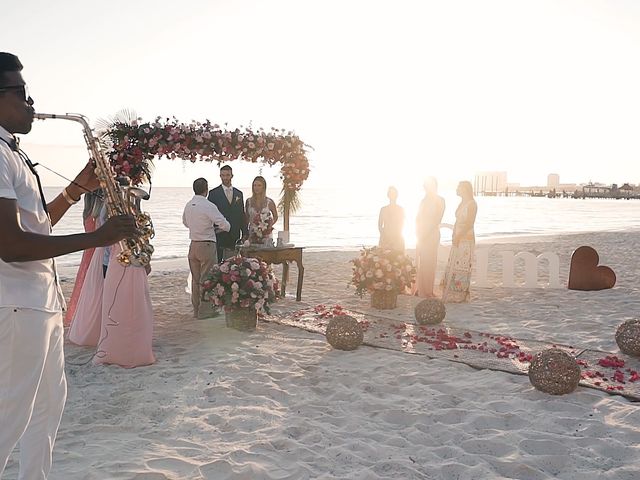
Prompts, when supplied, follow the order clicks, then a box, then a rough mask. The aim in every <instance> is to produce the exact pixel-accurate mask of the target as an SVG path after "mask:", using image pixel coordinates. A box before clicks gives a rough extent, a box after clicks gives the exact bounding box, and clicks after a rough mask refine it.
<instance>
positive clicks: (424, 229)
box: [416, 177, 444, 297]
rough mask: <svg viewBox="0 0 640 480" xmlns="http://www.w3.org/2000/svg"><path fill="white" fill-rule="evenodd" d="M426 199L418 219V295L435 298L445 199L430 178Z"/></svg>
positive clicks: (426, 187)
mask: <svg viewBox="0 0 640 480" xmlns="http://www.w3.org/2000/svg"><path fill="white" fill-rule="evenodd" d="M424 192H425V195H424V198H423V199H422V201H421V202H420V207H419V209H418V216H417V217H416V234H417V237H418V238H417V240H418V242H417V245H416V259H417V263H418V265H417V275H416V295H418V296H419V297H433V296H434V292H433V286H434V282H435V277H436V267H437V266H438V247H439V246H440V222H442V216H443V215H444V199H443V198H442V197H441V196H439V195H438V183H437V181H436V179H435V178H433V177H429V178H427V179H426V180H425V182H424Z"/></svg>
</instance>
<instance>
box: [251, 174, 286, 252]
mask: <svg viewBox="0 0 640 480" xmlns="http://www.w3.org/2000/svg"><path fill="white" fill-rule="evenodd" d="M245 211H246V212H247V219H246V222H247V225H248V226H249V241H250V242H251V243H261V244H264V245H266V244H268V243H269V241H270V240H271V241H272V240H273V238H272V233H273V226H274V225H275V223H276V222H277V221H278V209H277V208H276V204H275V202H274V201H273V200H271V199H270V198H269V197H267V181H266V180H265V179H264V177H261V176H257V177H256V178H254V179H253V183H252V184H251V196H250V197H249V198H247V204H246V206H245Z"/></svg>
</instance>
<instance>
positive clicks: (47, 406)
mask: <svg viewBox="0 0 640 480" xmlns="http://www.w3.org/2000/svg"><path fill="white" fill-rule="evenodd" d="M21 71H22V64H21V63H20V61H19V60H18V58H17V57H16V56H15V55H12V54H10V53H4V52H0V225H2V230H3V231H2V235H1V236H0V426H1V427H0V477H1V476H2V472H3V470H4V468H5V466H6V463H7V459H8V457H9V455H10V454H11V452H12V450H13V448H14V447H15V445H16V444H17V443H18V442H20V451H21V454H20V478H25V479H32V478H38V479H41V478H46V477H47V475H48V473H49V470H50V469H51V458H52V449H53V444H54V440H55V436H56V433H57V430H58V426H59V424H60V419H61V417H62V411H63V408H64V403H65V399H66V379H65V374H64V352H63V333H64V330H63V326H62V308H63V304H64V299H63V297H62V294H61V291H60V287H59V283H58V278H57V273H56V269H55V262H54V260H53V259H54V257H57V256H60V255H65V254H67V253H71V252H76V251H79V250H84V249H88V248H92V247H103V246H107V245H112V244H114V243H116V242H118V241H120V240H122V239H124V238H135V237H137V236H138V232H137V228H136V223H135V220H134V218H133V217H132V216H126V215H122V216H115V217H113V218H110V219H109V220H108V221H107V222H106V223H105V224H104V226H102V227H101V228H100V229H98V230H96V231H94V232H91V233H79V234H76V235H64V236H54V235H51V234H50V229H51V227H52V226H54V225H55V224H56V223H57V222H58V221H59V220H60V219H61V218H62V216H63V215H64V214H65V213H66V211H67V210H68V209H69V207H70V206H71V205H73V204H74V203H76V202H77V201H78V200H79V199H80V197H81V195H82V194H83V193H84V192H87V191H92V190H95V189H96V188H97V187H98V180H97V178H96V176H95V174H94V172H93V168H92V166H91V165H90V164H87V165H86V166H85V167H84V168H83V169H82V171H81V172H80V173H79V174H78V175H77V176H76V178H75V180H74V181H73V182H72V183H71V184H70V185H69V186H67V187H66V188H65V189H64V190H63V191H62V193H61V194H60V195H58V196H57V197H56V198H55V199H53V200H52V201H51V202H49V203H47V202H46V201H45V199H44V196H43V193H42V186H41V185H40V180H39V178H38V175H37V171H36V169H35V166H34V165H33V164H32V163H31V161H30V160H29V158H28V156H27V155H26V154H25V153H24V152H22V151H21V150H20V149H19V147H18V144H17V139H16V137H15V134H27V133H29V131H30V130H31V126H32V122H33V118H34V108H33V104H34V102H33V99H32V98H31V97H30V96H29V93H28V90H27V87H26V84H25V81H24V79H23V77H22V73H21Z"/></svg>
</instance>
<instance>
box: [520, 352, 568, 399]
mask: <svg viewBox="0 0 640 480" xmlns="http://www.w3.org/2000/svg"><path fill="white" fill-rule="evenodd" d="M529 381H530V382H531V385H533V386H534V387H535V388H536V389H538V390H540V391H541V392H545V393H550V394H551V395H564V394H565V393H571V392H573V391H574V390H575V389H576V387H577V386H578V382H580V367H579V366H578V362H576V359H575V358H574V357H572V356H571V355H569V354H568V353H567V352H564V351H562V350H560V349H558V348H550V349H548V350H544V351H542V352H539V353H538V354H536V356H535V357H533V360H532V361H531V364H530V365H529Z"/></svg>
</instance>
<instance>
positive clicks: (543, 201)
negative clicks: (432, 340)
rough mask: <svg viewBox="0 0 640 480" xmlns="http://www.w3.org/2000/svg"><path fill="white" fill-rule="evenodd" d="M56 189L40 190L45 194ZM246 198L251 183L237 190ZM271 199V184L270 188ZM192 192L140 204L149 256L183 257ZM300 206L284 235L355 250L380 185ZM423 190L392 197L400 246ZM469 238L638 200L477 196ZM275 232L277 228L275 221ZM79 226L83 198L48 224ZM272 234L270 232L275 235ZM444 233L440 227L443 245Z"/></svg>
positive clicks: (373, 224) (621, 211)
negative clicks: (398, 210) (399, 220)
mask: <svg viewBox="0 0 640 480" xmlns="http://www.w3.org/2000/svg"><path fill="white" fill-rule="evenodd" d="M60 190H61V188H58V187H47V188H45V196H46V197H47V198H48V199H52V198H54V197H55V195H57V194H58V193H59V192H60ZM241 190H243V192H244V194H245V198H246V196H247V195H248V194H250V188H249V187H246V188H242V187H241ZM268 194H269V196H270V197H271V198H273V199H274V200H276V201H277V199H278V198H279V191H278V190H273V191H271V190H269V192H268ZM192 196H193V192H192V190H191V189H190V188H167V187H165V188H153V190H152V191H151V198H150V199H149V200H148V201H146V202H143V209H144V210H145V211H147V212H149V213H150V214H151V218H152V220H153V224H154V228H155V232H156V235H155V238H154V239H153V241H152V243H153V245H154V247H155V253H154V258H155V259H166V258H178V257H186V255H187V250H188V246H189V238H188V233H187V229H186V228H185V227H184V226H183V225H182V210H183V208H184V205H185V204H186V203H187V201H189V199H190V198H191V197H192ZM300 198H301V208H300V209H299V211H298V212H296V213H295V214H294V215H292V216H291V220H290V238H291V242H292V243H294V244H295V245H297V246H304V247H306V248H307V249H309V250H355V249H358V248H360V247H362V246H371V245H375V244H376V243H377V242H378V227H377V226H378V213H379V211H380V208H381V207H382V206H384V205H386V204H387V199H386V191H378V190H367V189H366V188H365V187H363V188H361V189H357V188H349V189H341V188H306V189H303V190H302V191H301V192H300ZM421 198H422V192H419V191H416V192H401V195H400V198H399V200H398V203H399V204H400V205H402V206H403V207H404V209H405V218H406V220H405V229H404V234H405V235H404V236H405V241H406V245H407V248H413V247H414V246H415V216H416V212H417V209H418V205H419V203H420V200H421ZM476 200H477V202H478V217H477V220H476V237H477V238H478V239H479V240H482V239H492V238H502V237H515V236H526V235H550V234H560V233H576V232H586V231H616V230H632V229H640V201H638V200H605V199H585V200H575V199H561V198H555V199H549V198H539V197H536V198H527V197H478V198H477V199H476ZM445 201H446V210H445V215H444V218H443V223H450V224H452V223H453V222H454V213H455V209H456V206H457V205H458V203H459V199H458V198H457V197H456V196H455V195H449V196H447V195H445ZM275 230H276V231H277V230H282V219H279V220H278V223H277V224H276V227H275ZM81 231H82V202H80V203H78V204H76V205H74V206H73V207H72V208H71V209H70V210H69V212H68V213H67V215H66V216H65V217H64V218H63V219H62V220H61V221H60V222H59V224H58V225H56V226H55V227H54V232H53V233H54V235H65V234H71V233H78V232H81ZM274 236H275V235H274ZM450 239H451V236H450V231H449V230H447V229H443V230H442V241H443V243H445V244H446V243H447V242H450ZM80 258H81V253H74V254H69V255H65V256H63V257H60V258H59V260H58V264H59V265H67V266H69V265H77V264H79V263H80Z"/></svg>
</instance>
